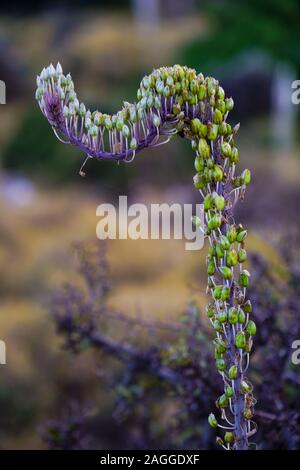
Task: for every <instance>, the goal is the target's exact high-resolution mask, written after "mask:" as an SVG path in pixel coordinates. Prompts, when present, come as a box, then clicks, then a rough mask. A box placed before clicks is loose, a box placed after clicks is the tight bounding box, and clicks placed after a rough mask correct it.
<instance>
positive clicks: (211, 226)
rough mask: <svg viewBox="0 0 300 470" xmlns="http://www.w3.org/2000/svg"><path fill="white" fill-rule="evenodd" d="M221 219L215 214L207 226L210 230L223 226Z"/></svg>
mask: <svg viewBox="0 0 300 470" xmlns="http://www.w3.org/2000/svg"><path fill="white" fill-rule="evenodd" d="M221 222H222V221H221V217H220V216H219V215H218V214H215V215H214V216H213V217H211V218H210V220H209V222H208V224H207V226H208V228H209V229H210V230H214V229H215V228H217V227H220V225H221Z"/></svg>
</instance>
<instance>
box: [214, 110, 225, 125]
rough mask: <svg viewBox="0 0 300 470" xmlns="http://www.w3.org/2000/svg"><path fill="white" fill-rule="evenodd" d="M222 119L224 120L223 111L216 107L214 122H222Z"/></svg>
mask: <svg viewBox="0 0 300 470" xmlns="http://www.w3.org/2000/svg"><path fill="white" fill-rule="evenodd" d="M222 121H223V116H222V113H221V111H220V110H219V109H216V110H215V112H214V123H215V124H221V122H222Z"/></svg>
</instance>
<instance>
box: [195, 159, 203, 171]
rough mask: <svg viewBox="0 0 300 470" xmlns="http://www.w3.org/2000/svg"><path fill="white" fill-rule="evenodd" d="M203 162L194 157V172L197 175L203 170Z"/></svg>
mask: <svg viewBox="0 0 300 470" xmlns="http://www.w3.org/2000/svg"><path fill="white" fill-rule="evenodd" d="M204 165H205V164H204V160H203V158H201V157H198V156H197V157H196V158H195V170H196V171H198V172H199V173H200V172H202V171H203V170H204Z"/></svg>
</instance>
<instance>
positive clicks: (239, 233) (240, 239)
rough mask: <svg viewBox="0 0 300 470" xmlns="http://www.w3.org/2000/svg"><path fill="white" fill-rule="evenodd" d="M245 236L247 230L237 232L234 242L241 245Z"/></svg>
mask: <svg viewBox="0 0 300 470" xmlns="http://www.w3.org/2000/svg"><path fill="white" fill-rule="evenodd" d="M246 236H247V230H242V231H241V232H238V234H237V236H236V241H237V242H239V243H241V242H242V241H243V240H244V239H245V238H246Z"/></svg>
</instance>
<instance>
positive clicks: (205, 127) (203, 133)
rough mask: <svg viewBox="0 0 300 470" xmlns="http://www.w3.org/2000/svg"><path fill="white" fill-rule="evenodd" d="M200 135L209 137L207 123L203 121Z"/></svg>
mask: <svg viewBox="0 0 300 470" xmlns="http://www.w3.org/2000/svg"><path fill="white" fill-rule="evenodd" d="M200 135H201V137H207V125H206V124H203V123H202V122H201V124H200Z"/></svg>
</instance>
